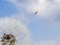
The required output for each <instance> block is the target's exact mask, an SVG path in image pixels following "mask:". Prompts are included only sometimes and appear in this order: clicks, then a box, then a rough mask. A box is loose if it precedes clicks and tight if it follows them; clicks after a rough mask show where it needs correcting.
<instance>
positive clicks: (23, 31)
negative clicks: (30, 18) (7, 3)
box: [0, 18, 31, 45]
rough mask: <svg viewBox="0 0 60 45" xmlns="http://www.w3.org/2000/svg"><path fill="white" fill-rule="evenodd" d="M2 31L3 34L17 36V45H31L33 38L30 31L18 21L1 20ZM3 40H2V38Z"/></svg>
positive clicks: (10, 19)
mask: <svg viewBox="0 0 60 45" xmlns="http://www.w3.org/2000/svg"><path fill="white" fill-rule="evenodd" d="M0 30H1V32H2V33H0V35H2V34H3V33H12V34H14V35H15V36H16V39H17V44H16V45H30V41H31V37H30V34H29V31H28V29H27V28H26V27H25V26H24V25H23V24H22V23H21V22H20V21H19V20H17V19H14V18H0ZM0 39H1V38H0Z"/></svg>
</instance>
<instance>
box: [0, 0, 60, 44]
mask: <svg viewBox="0 0 60 45" xmlns="http://www.w3.org/2000/svg"><path fill="white" fill-rule="evenodd" d="M37 10H38V13H37V14H36V15H35V12H36V11H37ZM7 23H8V24H7ZM3 24H5V25H7V26H5V25H3ZM1 25H2V27H1ZM10 25H11V26H12V27H9V26H10ZM14 25H15V27H16V28H17V29H18V31H17V30H16V31H17V32H16V31H15V30H13V29H14V28H13V27H14ZM16 25H17V26H16ZM19 25H20V26H19ZM3 27H4V28H3ZM7 27H8V28H9V29H10V28H12V30H13V31H12V32H15V33H16V34H17V35H18V34H19V33H18V32H19V31H20V32H23V34H25V35H24V36H25V37H24V40H25V41H26V40H28V41H26V42H25V43H24V41H22V44H21V45H30V44H32V45H60V43H59V42H60V0H0V30H2V29H1V28H3V29H4V30H8V29H7ZM19 27H20V28H19ZM3 32H4V31H2V33H3ZM8 32H9V31H8ZM15 33H14V34H15ZM19 38H20V37H19ZM19 42H21V41H19ZM29 42H30V43H29ZM23 43H24V44H23ZM18 45H19V43H18Z"/></svg>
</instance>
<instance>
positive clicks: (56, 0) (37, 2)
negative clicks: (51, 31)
mask: <svg viewBox="0 0 60 45" xmlns="http://www.w3.org/2000/svg"><path fill="white" fill-rule="evenodd" d="M9 1H10V2H12V3H13V4H15V5H16V6H17V7H18V8H20V7H22V8H24V9H25V11H27V12H33V13H34V12H35V11H36V10H38V15H39V16H42V17H46V16H50V15H55V14H56V13H57V11H58V10H60V0H25V1H27V2H26V3H24V2H22V3H19V1H21V0H19V1H18V0H9Z"/></svg>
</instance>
